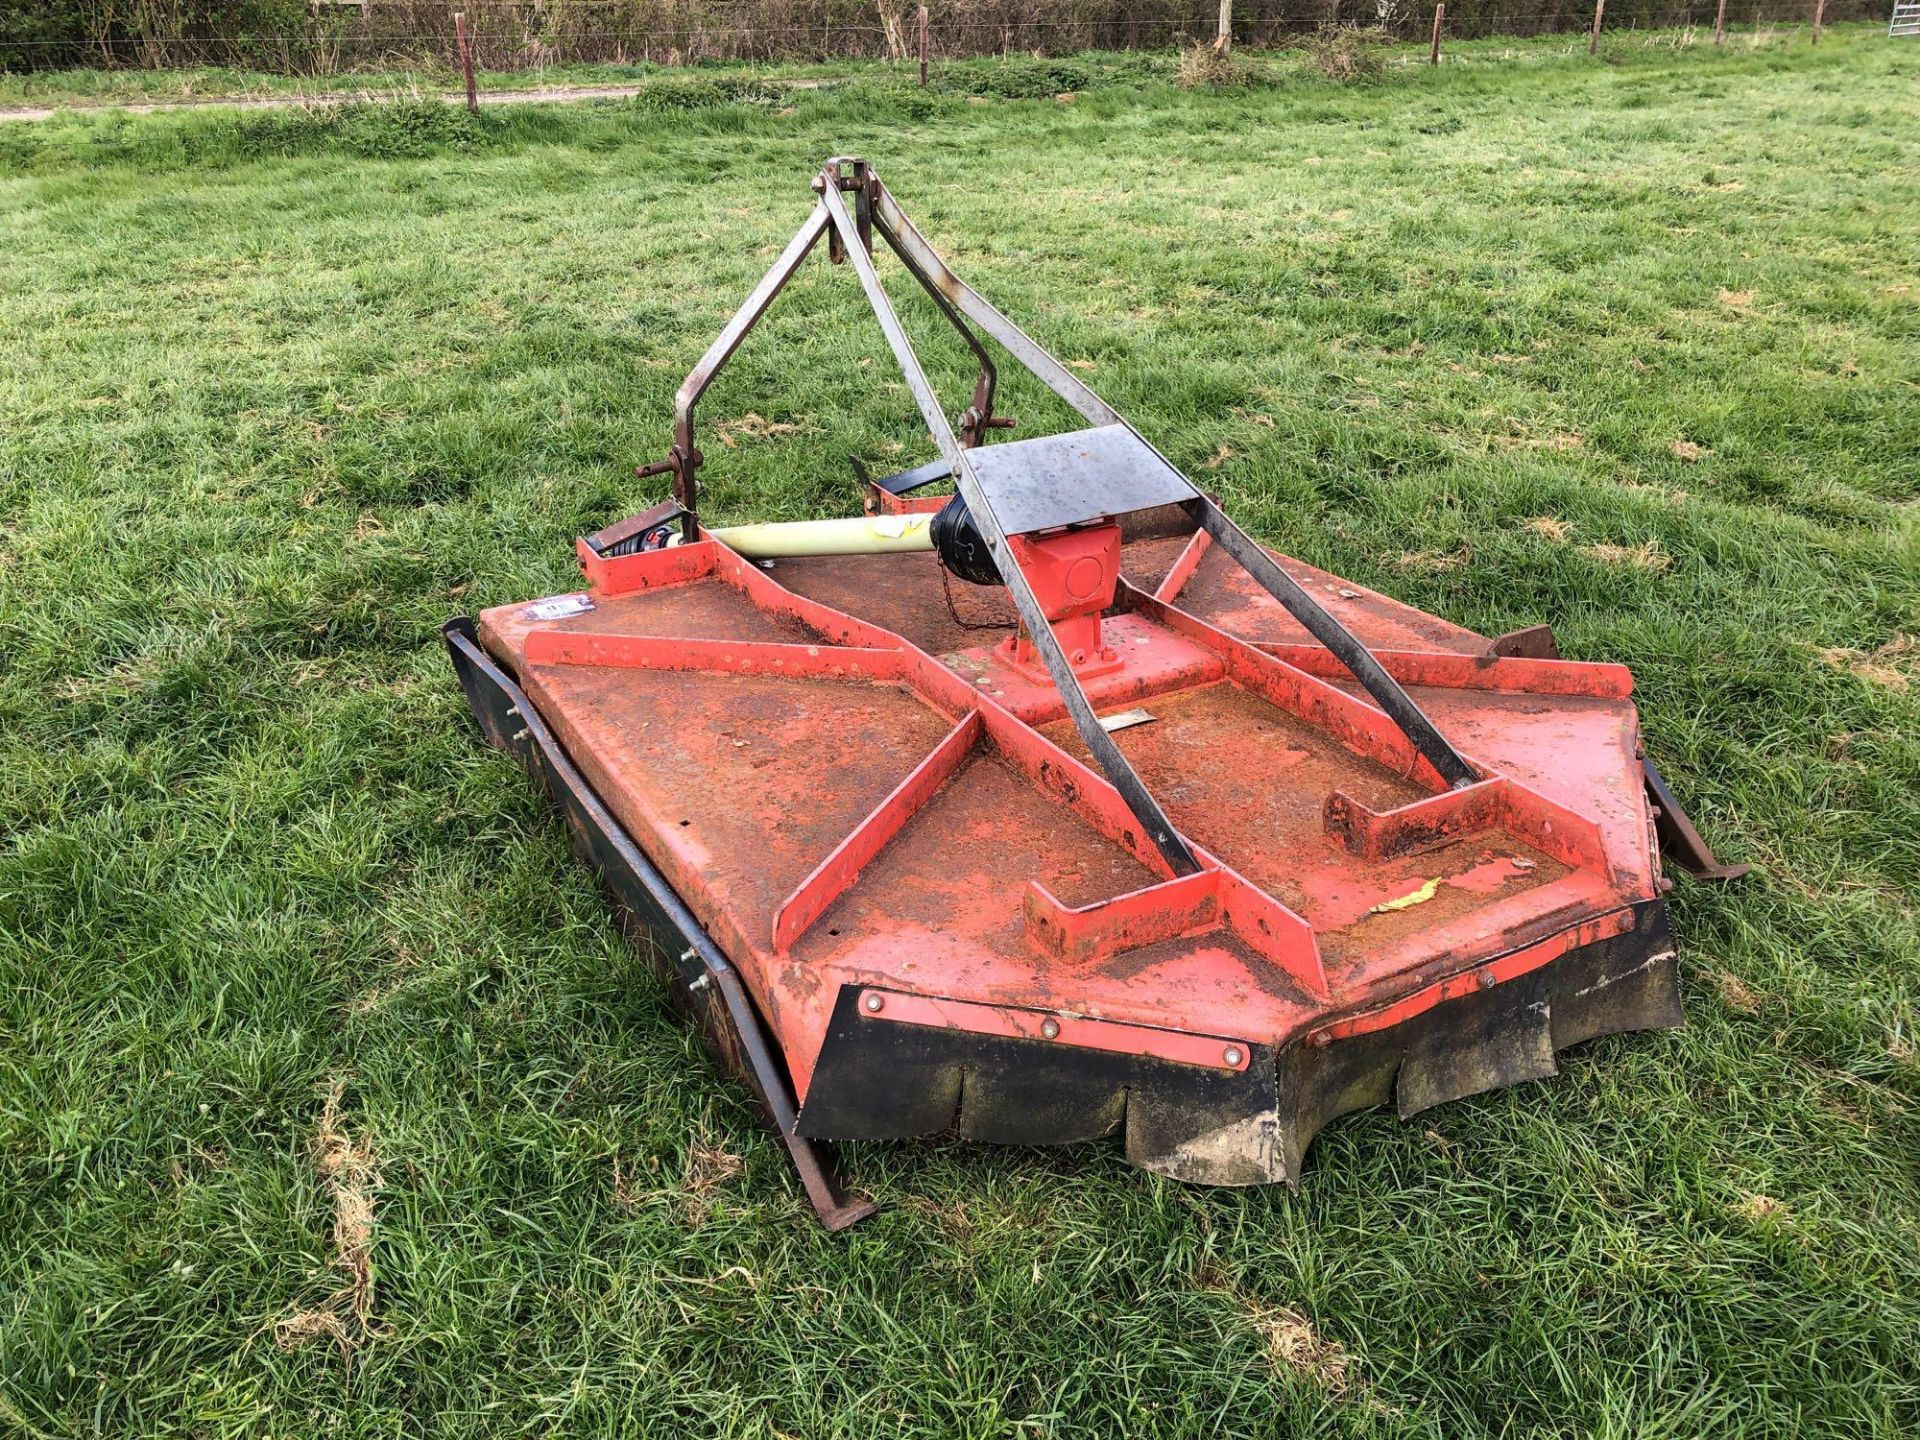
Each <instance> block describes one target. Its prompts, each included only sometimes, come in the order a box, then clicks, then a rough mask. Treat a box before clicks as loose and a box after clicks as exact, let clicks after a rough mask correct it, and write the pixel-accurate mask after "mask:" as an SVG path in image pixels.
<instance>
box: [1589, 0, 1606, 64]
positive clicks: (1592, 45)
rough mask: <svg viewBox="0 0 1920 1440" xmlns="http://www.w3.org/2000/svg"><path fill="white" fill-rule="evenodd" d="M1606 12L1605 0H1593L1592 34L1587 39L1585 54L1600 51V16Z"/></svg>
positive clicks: (1593, 53)
mask: <svg viewBox="0 0 1920 1440" xmlns="http://www.w3.org/2000/svg"><path fill="white" fill-rule="evenodd" d="M1606 13H1607V0H1593V34H1592V35H1591V36H1589V37H1588V39H1587V54H1589V55H1598V54H1599V53H1600V17H1601V16H1602V15H1604V14H1606Z"/></svg>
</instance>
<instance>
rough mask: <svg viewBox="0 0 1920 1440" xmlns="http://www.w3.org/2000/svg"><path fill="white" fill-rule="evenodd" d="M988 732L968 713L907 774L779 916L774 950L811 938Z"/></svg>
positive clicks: (976, 713) (784, 949)
mask: <svg viewBox="0 0 1920 1440" xmlns="http://www.w3.org/2000/svg"><path fill="white" fill-rule="evenodd" d="M983 728H984V727H983V726H982V724H981V722H980V712H979V711H978V710H969V711H968V712H967V714H966V717H965V718H964V719H962V720H961V722H960V723H959V724H958V725H956V726H954V727H953V729H952V731H951V732H949V733H948V735H947V737H946V738H945V739H944V740H942V741H941V742H940V743H939V744H938V745H936V746H935V747H934V749H933V752H932V753H931V754H929V755H928V756H927V758H926V759H924V760H922V761H921V762H920V763H919V764H918V765H916V766H914V767H913V769H912V770H911V771H909V772H908V774H907V778H906V779H904V780H902V781H901V782H900V784H899V786H898V787H897V788H896V789H895V790H894V791H893V793H892V794H890V795H888V796H887V798H886V799H884V800H882V801H881V802H880V803H879V805H878V806H876V807H875V808H874V811H873V813H872V814H871V815H869V816H867V818H866V819H865V820H862V821H861V822H860V824H859V825H858V826H857V827H855V828H854V830H853V831H852V832H851V833H850V834H849V835H848V836H847V838H846V839H844V840H842V841H841V842H840V843H839V844H838V845H836V846H835V847H834V849H833V853H832V854H830V855H828V856H827V858H826V859H824V860H822V861H821V862H820V864H819V865H818V866H817V867H816V868H815V869H814V871H813V873H812V874H811V875H809V876H807V878H806V879H805V880H802V881H801V882H800V884H799V887H798V888H797V889H795V890H794V892H793V894H791V895H789V896H788V897H787V898H786V900H785V901H784V902H783V903H782V904H781V906H780V908H779V909H778V910H777V911H775V912H774V916H773V948H774V949H775V950H776V951H778V952H780V953H782V954H785V953H786V952H787V951H789V950H791V949H793V944H794V941H796V940H798V939H799V938H800V937H801V936H802V935H803V934H805V933H806V929H807V927H808V926H809V925H811V924H813V922H814V921H816V920H818V919H819V918H820V916H821V914H822V912H824V911H825V910H826V908H827V907H828V906H829V905H831V904H832V903H833V902H834V901H835V900H836V899H837V898H839V896H840V893H841V892H842V891H844V890H845V889H846V888H847V886H849V885H851V884H852V883H853V882H854V881H855V880H857V879H859V878H860V872H861V871H862V870H864V869H865V868H866V867H867V866H868V864H870V863H871V862H872V860H873V858H874V857H875V856H876V855H878V854H879V853H880V851H881V849H882V848H883V847H884V846H885V845H886V843H887V842H888V841H889V840H891V839H893V837H894V836H896V835H898V834H899V833H900V831H901V828H902V827H903V826H905V825H906V823H907V822H908V821H909V820H911V819H912V818H913V817H914V816H915V815H916V814H918V813H919V812H920V810H921V809H922V808H923V807H924V806H925V805H926V803H927V801H929V800H931V799H932V798H933V797H934V795H935V794H937V793H938V792H939V789H940V787H941V786H942V785H944V784H946V783H947V781H949V780H951V779H952V778H953V775H954V772H955V771H956V770H958V769H959V768H960V762H961V761H963V760H965V759H966V758H967V756H968V755H970V754H971V753H972V752H973V748H974V746H976V745H978V744H979V743H980V736H981V733H982V730H983Z"/></svg>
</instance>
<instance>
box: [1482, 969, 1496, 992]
mask: <svg viewBox="0 0 1920 1440" xmlns="http://www.w3.org/2000/svg"><path fill="white" fill-rule="evenodd" d="M1496 983H1497V982H1496V981H1495V979H1494V975H1493V972H1492V971H1491V970H1482V971H1481V972H1480V988H1481V989H1482V990H1491V989H1492V988H1493V987H1494V985H1495V984H1496Z"/></svg>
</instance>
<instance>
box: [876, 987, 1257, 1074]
mask: <svg viewBox="0 0 1920 1440" xmlns="http://www.w3.org/2000/svg"><path fill="white" fill-rule="evenodd" d="M859 1008H860V1013H861V1014H862V1015H863V1016H864V1017H866V1018H867V1020H868V1021H869V1022H870V1023H872V1024H879V1025H928V1026H932V1027H934V1028H936V1029H941V1030H966V1031H970V1032H971V1033H973V1034H975V1035H1004V1036H1007V1037H1010V1038H1014V1039H1021V1040H1039V1041H1044V1042H1045V1043H1047V1044H1050V1045H1066V1046H1070V1047H1072V1048H1075V1049H1082V1050H1105V1051H1109V1052H1111V1053H1113V1054H1116V1055H1151V1056H1153V1057H1154V1058H1156V1059H1159V1060H1171V1061H1174V1062H1175V1063H1176V1064H1180V1065H1199V1066H1203V1067H1205V1068H1207V1069H1209V1070H1224V1071H1227V1072H1229V1073H1238V1072H1240V1071H1242V1070H1245V1069H1246V1068H1247V1065H1248V1064H1249V1063H1250V1060H1251V1056H1252V1053H1253V1051H1252V1047H1251V1046H1249V1045H1248V1044H1247V1043H1246V1042H1245V1041H1244V1040H1232V1039H1228V1038H1227V1037H1225V1036H1221V1035H1190V1034H1186V1033H1184V1032H1182V1031H1179V1030H1156V1029H1154V1028H1152V1027H1151V1026H1147V1025H1119V1024H1115V1023H1114V1022H1113V1021H1111V1020H1096V1019H1093V1018H1092V1017H1090V1016H1086V1015H1070V1014H1066V1013H1063V1012H1048V1011H1042V1010H1026V1009H1021V1008H1018V1007H1016V1006H1012V1005H980V1004H976V1003H974V1002H972V1001H967V1000H940V999H935V998H932V997H929V996H925V995H911V994H903V993H901V992H899V991H895V990H879V989H866V990H862V991H861V992H860V1006H859Z"/></svg>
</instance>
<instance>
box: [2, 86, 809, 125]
mask: <svg viewBox="0 0 1920 1440" xmlns="http://www.w3.org/2000/svg"><path fill="white" fill-rule="evenodd" d="M786 83H787V84H788V85H790V86H795V87H800V88H806V87H811V86H815V85H818V84H820V83H821V82H820V81H817V80H813V81H808V80H790V81H788V82H786ZM644 88H645V87H644V86H641V85H555V86H553V87H551V88H549V89H545V90H491V91H482V92H481V95H480V103H481V104H483V105H527V104H532V103H535V102H538V101H542V100H620V99H624V98H625V97H627V96H629V95H638V94H639V93H640V91H641V90H642V89H644ZM393 94H394V92H393V91H391V90H384V91H382V90H360V91H351V90H343V91H336V92H328V93H326V94H321V95H260V96H253V97H245V96H231V97H215V98H209V99H205V100H141V101H137V102H131V101H130V102H119V103H102V104H98V105H48V106H15V107H13V108H11V109H0V120H48V119H51V118H52V117H53V116H55V115H68V114H89V113H94V112H98V111H101V110H124V111H126V112H127V113H128V114H130V115H150V114H152V113H153V112H154V111H156V110H204V109H206V108H208V107H210V106H225V107H227V108H228V109H232V110H287V109H291V108H293V107H294V106H305V105H335V104H341V103H344V102H346V101H349V100H386V99H391V98H392V97H393ZM434 98H437V99H439V100H443V101H445V102H446V103H447V104H449V105H460V104H464V103H465V102H466V98H467V97H466V95H465V94H464V93H463V92H461V91H453V90H449V91H444V92H441V93H440V94H438V95H437V96H436V97H434Z"/></svg>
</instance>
